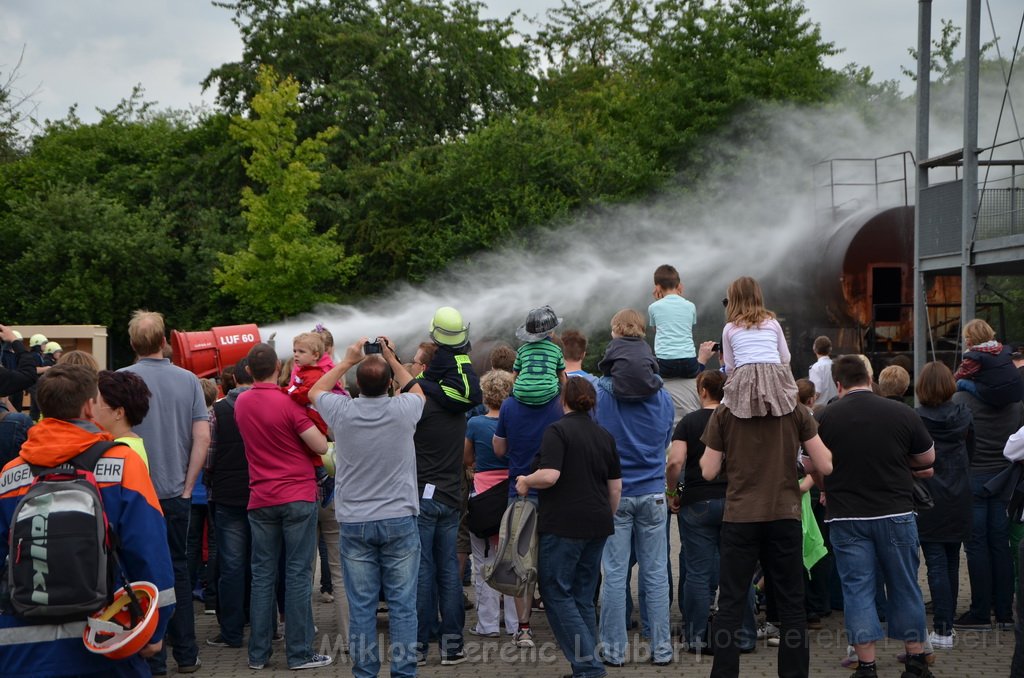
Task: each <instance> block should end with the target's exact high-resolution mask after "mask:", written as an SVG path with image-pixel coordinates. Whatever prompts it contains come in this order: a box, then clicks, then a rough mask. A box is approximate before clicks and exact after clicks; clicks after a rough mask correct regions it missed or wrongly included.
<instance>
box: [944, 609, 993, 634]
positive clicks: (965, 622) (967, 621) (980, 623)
mask: <svg viewBox="0 0 1024 678" xmlns="http://www.w3.org/2000/svg"><path fill="white" fill-rule="evenodd" d="M953 628H957V629H968V630H973V631H991V630H992V621H991V620H990V619H979V618H978V617H975V616H974V615H972V614H971V613H970V612H964V613H963V614H962V615H960V616H959V617H957V619H956V621H954V622H953Z"/></svg>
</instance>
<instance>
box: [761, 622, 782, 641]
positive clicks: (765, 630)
mask: <svg viewBox="0 0 1024 678" xmlns="http://www.w3.org/2000/svg"><path fill="white" fill-rule="evenodd" d="M778 637H779V627H778V626H776V625H775V624H773V623H771V622H765V623H764V624H762V625H761V626H758V627H757V639H758V640H764V639H765V638H778Z"/></svg>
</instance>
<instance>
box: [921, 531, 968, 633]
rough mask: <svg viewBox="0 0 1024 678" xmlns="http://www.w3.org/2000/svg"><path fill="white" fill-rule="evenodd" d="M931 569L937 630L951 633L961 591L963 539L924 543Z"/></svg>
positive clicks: (923, 548) (925, 554) (929, 580)
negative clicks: (961, 550)
mask: <svg viewBox="0 0 1024 678" xmlns="http://www.w3.org/2000/svg"><path fill="white" fill-rule="evenodd" d="M921 551H922V552H923V553H924V564H925V567H926V568H927V570H928V589H929V590H930V591H931V594H932V605H933V606H934V613H933V622H934V624H935V632H936V633H938V634H940V635H943V636H948V635H949V634H950V633H951V632H952V630H953V617H955V616H956V597H957V595H958V594H959V592H960V542H939V541H923V542H921Z"/></svg>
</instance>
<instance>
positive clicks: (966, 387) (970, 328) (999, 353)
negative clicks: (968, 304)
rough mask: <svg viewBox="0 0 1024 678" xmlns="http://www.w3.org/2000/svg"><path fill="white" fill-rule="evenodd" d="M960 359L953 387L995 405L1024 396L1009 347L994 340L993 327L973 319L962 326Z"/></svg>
mask: <svg viewBox="0 0 1024 678" xmlns="http://www.w3.org/2000/svg"><path fill="white" fill-rule="evenodd" d="M964 345H965V346H966V347H967V351H966V352H964V359H963V362H961V363H960V367H958V368H957V370H956V374H954V375H953V377H954V378H955V379H956V390H958V391H967V392H968V393H970V394H971V395H973V396H974V397H976V398H977V399H978V400H981V401H982V402H984V403H987V404H988V405H991V406H992V407H995V408H1000V407H1005V406H1007V405H1009V404H1010V403H1015V402H1019V401H1020V400H1021V398H1022V396H1024V380H1022V379H1021V378H1020V373H1019V372H1018V371H1017V368H1016V367H1015V366H1014V364H1013V360H1012V359H1011V357H1010V349H1009V348H1007V347H1005V346H1003V345H1002V344H1001V343H999V342H998V341H996V333H995V330H993V329H992V327H991V326H990V325H989V324H988V323H987V322H985V321H984V320H981V319H980V318H975V319H974V320H972V321H970V322H969V323H967V324H966V325H964Z"/></svg>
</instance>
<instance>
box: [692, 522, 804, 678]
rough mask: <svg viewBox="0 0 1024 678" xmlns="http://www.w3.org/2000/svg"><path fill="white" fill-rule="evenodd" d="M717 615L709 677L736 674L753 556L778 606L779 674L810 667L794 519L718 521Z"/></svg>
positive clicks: (795, 677)
mask: <svg viewBox="0 0 1024 678" xmlns="http://www.w3.org/2000/svg"><path fill="white" fill-rule="evenodd" d="M720 548H721V550H720V562H721V573H720V576H719V594H718V615H717V616H716V617H715V627H714V630H713V632H712V637H711V644H712V647H713V648H714V657H715V659H714V664H713V665H712V667H711V676H712V678H734V677H736V676H739V675H740V645H739V643H738V635H739V630H740V626H741V623H742V619H743V609H744V606H745V605H747V601H748V600H749V595H750V586H751V580H752V579H753V576H754V569H755V567H756V565H757V561H758V560H760V561H761V566H762V568H763V569H764V571H765V573H766V574H767V575H768V576H770V577H771V578H772V583H773V585H774V588H775V602H776V605H777V606H778V612H779V615H778V616H779V623H780V629H779V638H780V643H779V662H778V666H779V678H806V676H807V675H808V673H809V671H810V649H809V647H808V644H807V617H806V614H805V612H804V581H803V574H802V572H803V569H804V564H803V532H802V530H801V528H800V521H799V520H774V521H771V522H765V523H722V536H721V547H720Z"/></svg>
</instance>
